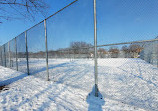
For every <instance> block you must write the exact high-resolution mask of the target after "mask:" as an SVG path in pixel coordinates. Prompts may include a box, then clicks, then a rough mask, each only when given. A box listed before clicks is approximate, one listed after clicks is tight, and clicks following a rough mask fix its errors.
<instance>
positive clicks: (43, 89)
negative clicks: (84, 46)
mask: <svg viewBox="0 0 158 111" xmlns="http://www.w3.org/2000/svg"><path fill="white" fill-rule="evenodd" d="M35 61H36V62H35ZM43 61H44V60H42V59H40V60H38V61H37V60H34V59H32V60H31V62H30V70H31V72H32V75H30V76H28V75H27V74H25V73H21V72H17V71H15V70H12V69H8V68H4V67H2V66H0V86H3V85H7V84H8V85H7V88H4V91H3V90H2V91H1V92H0V110H2V111H3V110H4V111H5V110H15V111H16V110H18V111H21V110H26V111H28V110H37V111H43V110H44V111H49V110H50V111H52V110H55V111H56V110H57V111H64V110H69V111H72V110H73V111H74V110H75V111H76V110H79V111H158V68H157V67H155V66H153V65H151V64H149V63H147V62H145V61H143V60H141V59H99V60H98V86H99V97H97V98H96V97H95V96H94V61H93V60H91V59H78V60H71V61H70V60H68V59H56V60H54V59H52V60H49V66H50V67H49V73H50V81H46V71H45V68H43V67H44V65H45V63H44V62H43ZM37 62H39V63H38V64H37ZM35 64H36V65H35ZM37 69H38V71H35V70H37ZM35 72H36V73H35Z"/></svg>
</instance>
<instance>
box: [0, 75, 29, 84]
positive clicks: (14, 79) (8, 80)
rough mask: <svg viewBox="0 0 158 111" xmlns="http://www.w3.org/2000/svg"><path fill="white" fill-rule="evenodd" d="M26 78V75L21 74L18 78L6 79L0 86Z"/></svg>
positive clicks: (0, 82)
mask: <svg viewBox="0 0 158 111" xmlns="http://www.w3.org/2000/svg"><path fill="white" fill-rule="evenodd" d="M26 76H28V74H26V73H25V74H21V75H19V76H16V77H13V78H10V79H7V80H4V81H0V86H4V85H5V86H6V85H9V84H11V83H13V82H15V81H18V80H20V79H23V78H24V77H26Z"/></svg>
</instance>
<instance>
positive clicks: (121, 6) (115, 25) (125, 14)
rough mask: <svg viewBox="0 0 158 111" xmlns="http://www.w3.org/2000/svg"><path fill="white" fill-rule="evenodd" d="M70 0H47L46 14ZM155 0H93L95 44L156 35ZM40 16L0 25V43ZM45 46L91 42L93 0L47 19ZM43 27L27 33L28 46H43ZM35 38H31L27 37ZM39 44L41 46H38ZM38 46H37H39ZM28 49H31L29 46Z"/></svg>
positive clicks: (157, 24)
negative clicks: (29, 33)
mask: <svg viewBox="0 0 158 111" xmlns="http://www.w3.org/2000/svg"><path fill="white" fill-rule="evenodd" d="M72 1H73V0H47V3H48V4H49V5H50V9H49V12H48V14H47V16H49V15H51V14H53V13H54V12H56V11H57V10H59V9H61V8H62V7H64V6H65V5H67V4H69V3H70V2H72ZM157 6H158V1H157V0H152V1H149V0H97V23H98V24H97V28H98V44H99V45H101V44H108V43H116V42H117V43H118V42H127V41H136V40H146V39H154V38H156V36H158V30H157V29H158V11H157V10H158V7H157ZM43 19H44V17H42V16H39V17H38V19H36V20H35V21H28V20H27V21H26V20H14V21H13V20H12V21H6V22H4V23H3V24H0V33H1V34H0V41H1V44H3V43H5V42H7V41H8V40H11V39H12V38H14V37H15V36H17V35H18V34H20V33H21V32H23V31H25V30H26V29H28V28H29V27H31V26H33V25H35V24H36V23H38V22H39V21H41V20H43ZM47 29H48V47H49V49H50V50H51V49H52V48H53V49H58V48H65V47H68V46H69V44H70V43H71V42H74V41H85V42H88V43H91V44H93V0H79V1H78V2H76V3H75V4H73V5H72V6H70V7H68V8H67V9H65V10H64V11H62V12H61V13H59V14H57V15H55V16H54V17H52V18H50V19H48V20H47ZM39 31H41V33H43V32H44V31H43V26H41V27H40V28H39V29H38V28H37V30H36V31H34V32H33V33H32V36H30V43H29V44H30V47H36V48H37V49H36V50H39V49H41V48H42V47H44V43H43V40H44V38H41V39H39V40H40V41H36V40H37V39H36V38H40V36H41V35H43V34H38V32H39ZM33 37H35V38H34V39H32V41H31V38H33ZM41 44H43V45H41ZM40 45H41V47H40ZM30 49H31V48H30Z"/></svg>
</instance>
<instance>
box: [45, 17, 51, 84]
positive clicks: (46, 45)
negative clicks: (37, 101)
mask: <svg viewBox="0 0 158 111" xmlns="http://www.w3.org/2000/svg"><path fill="white" fill-rule="evenodd" d="M44 31H45V47H46V69H47V81H49V80H50V79H49V69H48V44H47V26H46V20H44Z"/></svg>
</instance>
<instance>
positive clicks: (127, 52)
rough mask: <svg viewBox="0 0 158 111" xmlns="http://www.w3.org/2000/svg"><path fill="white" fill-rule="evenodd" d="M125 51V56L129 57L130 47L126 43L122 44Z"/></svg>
mask: <svg viewBox="0 0 158 111" xmlns="http://www.w3.org/2000/svg"><path fill="white" fill-rule="evenodd" d="M121 50H122V51H123V52H124V55H125V58H128V57H129V54H130V53H129V52H130V50H129V47H127V46H126V45H124V46H122V49H121Z"/></svg>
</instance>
